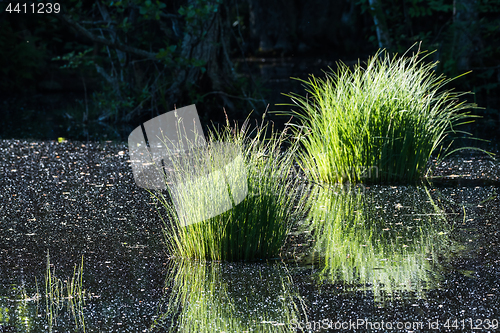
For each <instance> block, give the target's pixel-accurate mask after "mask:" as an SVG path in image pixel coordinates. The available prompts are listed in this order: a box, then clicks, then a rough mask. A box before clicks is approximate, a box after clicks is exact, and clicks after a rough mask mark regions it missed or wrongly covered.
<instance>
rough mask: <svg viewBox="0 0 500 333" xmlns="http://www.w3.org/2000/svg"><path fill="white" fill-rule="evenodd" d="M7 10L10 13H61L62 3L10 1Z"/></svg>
mask: <svg viewBox="0 0 500 333" xmlns="http://www.w3.org/2000/svg"><path fill="white" fill-rule="evenodd" d="M5 11H6V12H9V13H18V14H21V13H23V14H27V13H33V14H50V13H55V14H57V13H59V12H60V11H61V5H60V4H58V3H36V4H35V3H32V4H26V3H24V4H19V3H17V4H13V3H9V4H8V6H7V8H6V9H5Z"/></svg>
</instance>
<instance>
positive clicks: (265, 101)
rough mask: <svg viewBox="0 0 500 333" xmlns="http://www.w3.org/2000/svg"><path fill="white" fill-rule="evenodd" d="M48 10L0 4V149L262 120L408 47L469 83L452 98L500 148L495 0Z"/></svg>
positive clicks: (71, 4) (317, 0) (72, 1)
mask: <svg viewBox="0 0 500 333" xmlns="http://www.w3.org/2000/svg"><path fill="white" fill-rule="evenodd" d="M47 3H51V4H52V6H53V7H52V8H55V4H56V2H54V1H44V2H34V4H35V7H36V8H37V10H38V9H40V8H42V7H43V6H45V7H43V8H44V10H42V11H44V13H31V12H29V11H31V8H33V7H30V6H28V7H25V8H28V9H29V10H28V12H25V9H24V8H23V7H22V6H21V7H18V9H19V12H17V11H16V10H15V9H16V5H17V4H18V3H17V2H12V1H0V139H8V138H33V139H57V138H58V137H65V138H68V139H74V140H126V139H127V136H128V134H129V133H130V131H131V130H132V129H133V128H135V126H137V125H139V124H140V123H142V122H144V121H146V120H148V119H150V118H152V117H154V116H156V115H158V114H161V113H163V112H166V111H170V110H173V109H174V107H182V106H186V105H189V104H196V105H197V108H198V112H199V114H200V117H201V118H202V120H203V121H204V122H205V124H209V123H210V122H213V123H215V124H217V123H219V122H223V121H224V117H225V116H224V111H223V110H225V111H226V112H227V114H228V117H229V118H230V119H232V120H237V121H241V120H243V119H245V118H246V117H247V116H248V114H249V113H250V112H252V111H253V112H252V114H251V117H254V118H260V117H261V116H262V114H263V112H264V111H265V110H266V108H267V106H268V105H269V110H283V109H289V107H287V106H280V105H276V104H279V103H287V102H289V101H288V100H287V98H285V97H284V96H283V95H281V93H289V92H290V91H294V92H296V93H301V94H303V93H304V91H303V88H302V87H301V85H300V83H299V82H297V81H294V80H292V79H290V77H292V76H293V77H299V78H306V77H307V76H308V75H309V74H315V75H322V70H328V68H329V67H331V68H332V69H335V64H336V62H338V61H343V62H345V63H347V64H354V63H357V61H358V59H360V60H361V62H363V61H364V60H366V59H367V57H368V56H370V55H372V54H374V53H375V52H376V51H377V50H378V49H379V48H385V49H386V50H388V51H389V52H391V53H398V54H403V53H404V52H406V51H407V50H408V49H409V48H410V47H412V45H414V44H415V43H421V46H420V48H421V50H429V51H434V53H433V54H432V55H431V56H430V57H429V58H428V59H429V60H432V61H439V64H438V66H437V67H436V71H437V72H438V73H444V74H445V75H447V76H449V77H455V76H458V75H460V74H462V73H465V72H469V71H471V72H470V73H469V74H467V75H465V76H463V77H461V78H459V79H457V80H455V81H453V82H452V85H453V86H450V87H449V88H452V87H454V88H456V89H457V90H461V91H470V92H472V93H473V94H470V95H469V96H468V98H469V100H470V101H473V102H475V103H477V104H478V105H479V106H480V107H483V109H480V110H474V112H475V113H477V114H479V115H480V116H482V118H481V119H479V120H478V121H477V122H476V123H475V125H473V126H471V127H470V128H469V130H470V131H471V132H473V133H474V134H475V135H476V136H478V137H482V138H487V139H492V140H497V137H498V131H499V128H500V126H499V123H500V111H499V110H500V107H499V96H500V60H499V59H500V0H331V1H324V0H312V1H304V0H291V1H285V0H266V1H265V0H245V1H237V0H211V1H207V0H173V1H165V0H162V1H159V0H146V1H143V0H123V1H109V0H106V1H105V0H101V1H82V0H66V1H64V2H59V4H60V8H61V10H60V12H59V13H57V14H56V13H54V11H52V13H47V11H48V10H47ZM21 4H22V3H21ZM26 4H33V2H27V3H26ZM417 49H418V46H414V48H413V49H412V50H411V51H410V52H415V51H417ZM268 117H270V119H272V120H274V121H275V122H276V123H277V124H278V126H279V124H282V123H283V122H284V121H286V120H287V119H281V118H280V117H278V116H276V115H270V116H268Z"/></svg>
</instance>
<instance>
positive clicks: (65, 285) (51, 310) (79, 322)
mask: <svg viewBox="0 0 500 333" xmlns="http://www.w3.org/2000/svg"><path fill="white" fill-rule="evenodd" d="M64 301H67V308H68V310H69V311H70V312H71V314H72V315H73V318H74V320H75V326H76V328H77V329H79V328H81V329H82V330H83V331H84V332H85V320H84V317H83V306H84V305H85V290H84V289H83V256H82V261H81V263H80V266H79V267H77V265H76V264H75V267H74V269H73V276H72V277H71V280H69V281H68V280H64V281H63V280H61V279H59V278H58V277H56V275H55V268H54V269H52V270H51V269H50V256H49V252H48V251H47V268H46V271H45V306H46V311H47V319H48V322H49V330H52V325H53V323H56V320H57V316H58V314H59V311H60V310H62V308H63V306H64Z"/></svg>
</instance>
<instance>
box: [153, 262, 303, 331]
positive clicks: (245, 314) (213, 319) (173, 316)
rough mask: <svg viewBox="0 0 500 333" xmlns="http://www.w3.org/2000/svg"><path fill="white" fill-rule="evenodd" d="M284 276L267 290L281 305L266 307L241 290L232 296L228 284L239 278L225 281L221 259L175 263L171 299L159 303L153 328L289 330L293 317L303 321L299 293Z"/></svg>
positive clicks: (168, 280) (182, 329)
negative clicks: (296, 293) (272, 307)
mask: <svg viewBox="0 0 500 333" xmlns="http://www.w3.org/2000/svg"><path fill="white" fill-rule="evenodd" d="M240 278H241V277H240ZM280 279H281V280H280V283H279V285H274V286H272V287H271V288H268V290H267V291H269V290H271V293H273V294H274V296H275V298H276V299H277V300H278V302H279V304H280V305H279V308H278V309H269V310H265V309H263V308H255V307H252V304H251V303H250V302H248V300H241V299H239V298H240V297H241V296H242V295H241V294H240V295H238V299H235V297H234V296H232V293H231V292H229V291H228V284H229V283H235V284H236V283H237V281H228V282H224V281H223V279H222V278H221V264H220V263H215V262H212V263H200V262H188V261H181V262H178V263H175V266H174V267H173V269H172V270H171V276H169V277H167V279H166V281H167V285H166V289H167V287H168V290H169V291H170V294H169V300H168V301H166V302H165V303H164V304H162V305H161V306H160V307H159V311H158V312H159V313H160V315H159V317H158V319H157V320H156V321H155V322H154V323H153V325H152V327H151V329H150V330H151V331H161V332H164V331H168V332H196V333H198V332H289V331H291V330H290V326H289V323H290V322H291V321H292V320H296V321H300V318H299V313H300V310H299V306H297V304H296V303H295V299H296V295H295V294H294V293H292V292H291V291H290V289H291V285H292V284H293V283H292V282H291V281H290V280H289V277H288V276H286V277H280ZM253 282H254V283H255V281H253ZM259 287H262V285H260V286H259ZM252 296H254V295H252ZM243 297H244V296H243ZM261 298H262V299H261V300H260V301H262V302H265V301H266V300H268V298H264V297H263V296H262V297H261ZM163 305H165V306H166V308H165V309H163ZM271 311H272V313H271Z"/></svg>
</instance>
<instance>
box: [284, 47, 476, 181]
mask: <svg viewBox="0 0 500 333" xmlns="http://www.w3.org/2000/svg"><path fill="white" fill-rule="evenodd" d="M424 59H425V56H424V55H423V54H422V53H417V54H414V55H412V56H407V55H406V54H405V55H404V56H403V57H396V56H395V57H390V56H389V55H388V54H387V53H383V52H377V54H375V55H374V56H373V57H372V58H370V59H369V60H368V61H367V63H366V64H364V65H362V64H360V63H358V64H357V65H356V66H354V68H353V69H351V68H349V67H348V66H347V65H345V64H343V63H340V64H339V65H338V69H337V70H336V71H335V72H334V71H330V72H328V73H326V77H325V78H317V77H315V76H313V75H311V76H310V78H309V79H308V80H300V81H302V82H303V83H304V86H305V88H306V92H307V94H306V96H305V97H304V96H301V95H299V94H296V93H291V94H290V95H287V96H289V97H291V99H292V101H293V103H294V104H292V106H297V107H298V110H295V111H290V114H293V115H294V116H295V117H297V118H298V119H299V121H300V124H297V127H296V135H297V136H298V137H299V138H300V142H301V144H302V148H303V149H302V150H301V151H299V153H298V160H299V161H300V164H301V166H302V168H303V169H304V171H305V172H306V173H307V174H308V176H309V178H310V179H312V180H314V181H316V182H326V183H337V182H338V183H344V182H350V183H358V182H376V183H381V182H413V181H415V180H417V179H419V178H421V177H422V176H424V174H425V171H426V169H427V166H428V161H429V160H430V157H431V155H432V154H433V153H440V156H441V157H443V156H445V152H446V153H451V151H449V149H446V147H449V145H446V144H445V139H450V138H452V136H453V135H456V134H457V133H460V134H463V133H464V132H460V131H458V130H457V128H458V126H459V125H462V124H465V123H468V122H471V121H472V120H471V119H472V117H473V116H471V115H470V114H469V113H468V112H465V111H464V110H467V109H471V108H474V107H475V106H474V105H472V104H468V103H464V102H461V101H460V100H459V98H460V97H461V96H462V95H464V94H465V93H456V92H453V91H452V90H445V89H443V87H444V86H445V85H447V84H448V83H449V82H450V81H452V80H453V79H447V78H445V77H444V76H443V75H436V73H435V72H434V68H435V66H436V63H426V62H424ZM443 144H445V145H443Z"/></svg>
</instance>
